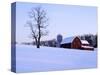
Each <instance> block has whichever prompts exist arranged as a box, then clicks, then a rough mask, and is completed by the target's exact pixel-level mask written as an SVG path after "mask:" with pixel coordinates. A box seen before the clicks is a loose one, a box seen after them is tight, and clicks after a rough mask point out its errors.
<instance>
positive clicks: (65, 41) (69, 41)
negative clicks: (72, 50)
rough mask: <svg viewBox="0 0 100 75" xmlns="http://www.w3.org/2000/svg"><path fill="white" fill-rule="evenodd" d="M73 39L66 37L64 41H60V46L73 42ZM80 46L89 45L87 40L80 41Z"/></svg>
mask: <svg viewBox="0 0 100 75" xmlns="http://www.w3.org/2000/svg"><path fill="white" fill-rule="evenodd" d="M74 38H75V37H73V36H72V37H67V38H65V39H63V40H62V42H61V44H65V43H71V42H72V41H73V40H74ZM80 41H81V43H82V44H89V42H88V41H87V40H80Z"/></svg>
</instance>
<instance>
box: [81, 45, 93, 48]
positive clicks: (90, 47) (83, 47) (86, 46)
mask: <svg viewBox="0 0 100 75" xmlns="http://www.w3.org/2000/svg"><path fill="white" fill-rule="evenodd" d="M81 47H82V48H94V47H92V46H83V45H82V46H81Z"/></svg>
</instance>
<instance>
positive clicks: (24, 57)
mask: <svg viewBox="0 0 100 75" xmlns="http://www.w3.org/2000/svg"><path fill="white" fill-rule="evenodd" d="M96 66H97V49H95V50H94V51H88V50H76V49H64V48H53V47H41V48H40V49H37V48H36V47H34V46H27V45H17V47H16V72H18V73H20V72H41V71H53V70H54V71H56V70H67V69H81V68H95V67H96Z"/></svg>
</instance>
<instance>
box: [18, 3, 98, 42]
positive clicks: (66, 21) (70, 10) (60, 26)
mask: <svg viewBox="0 0 100 75" xmlns="http://www.w3.org/2000/svg"><path fill="white" fill-rule="evenodd" d="M16 5H17V6H16V13H17V14H16V41H17V42H31V41H32V39H31V37H30V30H29V27H28V26H27V25H26V22H27V21H28V20H29V19H30V18H29V16H28V12H30V10H31V8H33V7H37V6H41V7H42V8H43V9H44V10H46V12H47V16H48V18H49V21H48V22H49V26H48V28H47V29H48V31H49V34H48V35H47V36H44V37H42V39H41V40H49V39H56V36H57V34H61V35H62V36H63V38H65V37H69V36H75V35H83V34H89V33H91V34H96V33H97V7H94V6H77V5H59V4H40V3H23V2H17V4H16Z"/></svg>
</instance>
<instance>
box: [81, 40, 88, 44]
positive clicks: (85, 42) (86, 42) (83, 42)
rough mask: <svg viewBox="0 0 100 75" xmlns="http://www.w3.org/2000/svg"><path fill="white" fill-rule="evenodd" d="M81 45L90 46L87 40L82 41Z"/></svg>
mask: <svg viewBox="0 0 100 75" xmlns="http://www.w3.org/2000/svg"><path fill="white" fill-rule="evenodd" d="M81 43H82V44H89V42H88V41H86V40H81Z"/></svg>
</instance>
